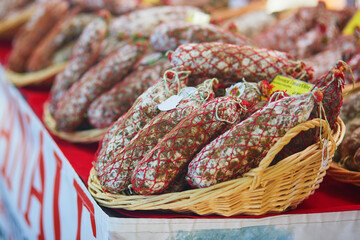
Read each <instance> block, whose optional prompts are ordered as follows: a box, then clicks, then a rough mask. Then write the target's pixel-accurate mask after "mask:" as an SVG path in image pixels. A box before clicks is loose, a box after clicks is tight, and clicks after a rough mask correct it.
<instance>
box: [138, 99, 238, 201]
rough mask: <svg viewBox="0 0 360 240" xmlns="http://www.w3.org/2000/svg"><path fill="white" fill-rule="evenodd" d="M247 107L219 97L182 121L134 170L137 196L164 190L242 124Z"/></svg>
mask: <svg viewBox="0 0 360 240" xmlns="http://www.w3.org/2000/svg"><path fill="white" fill-rule="evenodd" d="M243 109H244V106H242V104H241V103H239V102H238V101H237V100H236V99H235V98H233V97H231V96H228V97H219V98H216V99H214V100H211V101H209V102H207V103H205V104H204V105H202V106H200V107H199V108H197V109H196V110H195V111H194V112H193V113H192V114H190V115H189V116H188V117H186V118H185V119H183V120H182V121H181V122H180V123H179V124H178V125H176V127H175V128H173V129H172V130H171V131H170V132H169V133H168V134H166V135H165V137H164V138H163V139H162V140H161V141H160V142H159V143H158V144H157V145H156V146H155V147H154V148H153V149H152V150H151V152H149V153H148V154H147V155H146V156H145V157H144V158H143V159H142V160H141V161H140V162H139V163H138V165H137V166H136V167H135V169H134V171H133V173H132V177H131V184H132V188H133V189H134V191H135V192H136V193H138V194H144V195H149V194H157V193H161V192H163V191H165V190H166V189H167V188H168V187H169V186H171V184H172V183H173V182H174V180H175V179H176V178H177V177H178V175H179V174H180V173H181V172H182V171H183V169H184V168H186V166H187V164H188V163H189V162H190V160H191V159H192V158H193V156H194V155H195V154H196V153H197V152H198V151H199V150H200V149H201V148H203V147H204V146H205V145H206V144H207V143H209V142H210V141H211V140H213V139H214V138H215V137H217V136H218V135H219V134H221V133H223V132H224V131H226V130H227V129H229V127H231V126H232V124H234V123H235V122H237V121H239V120H240V118H241V114H242V113H243Z"/></svg>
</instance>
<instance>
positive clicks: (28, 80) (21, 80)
mask: <svg viewBox="0 0 360 240" xmlns="http://www.w3.org/2000/svg"><path fill="white" fill-rule="evenodd" d="M66 64H67V62H64V63H59V64H56V65H51V66H50V67H47V68H44V69H42V70H39V71H36V72H29V73H17V72H13V71H11V70H9V69H7V70H6V71H5V75H6V77H7V79H8V80H9V81H10V82H11V83H12V84H14V85H15V86H17V87H24V86H28V85H33V84H42V83H44V82H46V81H47V80H49V79H52V78H53V77H54V76H55V75H56V74H58V73H59V72H61V71H63V70H64V69H65V67H66Z"/></svg>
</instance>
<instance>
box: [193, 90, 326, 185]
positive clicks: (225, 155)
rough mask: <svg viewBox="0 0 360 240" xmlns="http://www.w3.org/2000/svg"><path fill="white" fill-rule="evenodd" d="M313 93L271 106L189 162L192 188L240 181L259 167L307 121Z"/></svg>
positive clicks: (287, 98) (239, 125) (245, 121)
mask: <svg viewBox="0 0 360 240" xmlns="http://www.w3.org/2000/svg"><path fill="white" fill-rule="evenodd" d="M319 96H320V97H319V99H316V98H315V97H314V96H313V93H307V94H304V95H296V96H290V97H286V98H282V99H280V100H278V101H275V102H272V103H269V104H268V105H266V106H265V107H264V108H262V109H260V110H259V111H257V112H255V113H254V114H252V115H251V116H250V117H249V118H247V119H246V120H244V121H242V122H241V123H239V124H237V125H235V126H234V127H233V128H231V129H230V130H228V131H227V132H225V133H224V134H222V135H221V136H219V137H218V138H216V139H215V140H214V141H212V142H211V143H209V144H208V145H207V146H206V147H204V148H203V149H202V150H201V151H200V152H199V153H198V154H197V155H196V156H195V157H194V159H193V160H192V161H191V162H190V164H189V167H188V173H187V179H188V182H189V184H190V185H192V186H193V187H196V188H204V187H209V186H211V185H214V184H216V183H220V182H224V181H227V180H230V179H234V178H239V177H241V176H242V175H243V174H244V173H246V172H248V171H249V170H250V169H251V168H255V167H257V166H258V164H259V162H260V161H261V159H263V158H264V157H265V156H266V154H267V152H268V151H269V150H270V148H271V147H272V146H274V144H275V143H276V142H277V141H278V140H279V139H280V138H281V137H282V136H284V135H285V133H286V132H287V131H288V130H289V129H291V128H292V127H294V126H296V125H297V124H299V123H302V122H305V121H307V119H308V118H309V116H310V113H311V111H312V109H313V108H314V102H315V100H316V101H319V100H320V99H321V93H320V95H319Z"/></svg>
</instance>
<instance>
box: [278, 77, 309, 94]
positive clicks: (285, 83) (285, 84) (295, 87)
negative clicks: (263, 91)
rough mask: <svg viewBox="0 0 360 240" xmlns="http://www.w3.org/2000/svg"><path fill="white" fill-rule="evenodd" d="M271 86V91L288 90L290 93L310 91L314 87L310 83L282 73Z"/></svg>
mask: <svg viewBox="0 0 360 240" xmlns="http://www.w3.org/2000/svg"><path fill="white" fill-rule="evenodd" d="M271 86H272V89H271V91H272V92H271V93H273V92H275V91H286V92H287V93H288V94H290V95H298V94H303V93H306V92H309V91H310V90H311V89H312V87H313V85H312V84H310V83H307V82H303V81H300V80H295V79H292V78H288V77H284V76H280V75H278V76H276V77H275V78H274V80H273V81H272V82H271Z"/></svg>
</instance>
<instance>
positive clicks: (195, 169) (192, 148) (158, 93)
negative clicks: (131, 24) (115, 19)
mask: <svg viewBox="0 0 360 240" xmlns="http://www.w3.org/2000/svg"><path fill="white" fill-rule="evenodd" d="M169 58H170V63H171V65H172V66H173V67H174V68H173V69H172V70H171V71H167V72H166V73H165V74H164V78H163V80H164V79H167V80H169V79H171V78H172V77H174V76H175V79H178V80H177V81H175V83H176V84H173V83H171V81H166V80H165V81H160V82H159V83H158V84H157V85H155V86H153V87H151V88H149V89H148V90H147V91H146V92H145V93H144V94H142V95H141V96H140V97H139V98H138V99H137V100H136V101H135V103H134V105H133V107H132V108H131V109H130V110H129V111H128V112H127V113H126V114H124V115H123V116H122V117H120V118H119V119H118V120H117V121H116V122H115V123H113V124H112V126H111V127H110V129H109V130H108V132H107V133H106V135H105V137H104V138H103V140H102V141H101V143H100V148H99V151H98V154H97V158H96V161H95V162H94V168H95V170H96V174H97V176H98V178H99V180H100V183H101V185H102V188H103V189H104V190H105V191H108V192H112V193H121V194H142V195H151V194H161V193H166V192H173V191H179V189H180V190H181V189H186V188H189V187H190V186H191V187H195V188H198V187H208V186H211V185H213V184H216V183H220V182H223V181H227V180H230V179H234V178H240V177H241V176H242V175H243V174H244V173H246V172H248V171H249V170H250V169H252V168H255V167H256V166H257V165H258V164H259V162H260V161H261V159H262V158H263V157H264V156H265V155H266V154H267V152H268V151H269V150H270V149H271V147H272V146H274V145H275V143H276V142H277V141H278V140H279V139H280V138H281V137H282V136H284V135H285V134H286V132H287V131H288V130H290V129H291V128H293V127H295V126H296V125H298V124H300V123H302V122H305V121H307V120H308V119H310V115H311V113H312V112H313V110H314V108H315V106H316V107H317V106H318V104H319V103H320V102H321V101H322V98H323V93H322V91H324V92H325V93H326V89H327V88H326V87H323V89H322V91H320V90H318V88H314V89H313V90H312V91H311V92H309V93H306V94H302V95H295V96H288V95H287V94H286V93H283V94H279V93H277V94H276V96H269V95H270V94H269V93H270V90H271V87H270V85H269V82H270V81H271V80H272V79H273V78H274V77H275V76H276V75H278V74H282V75H286V76H290V77H298V78H301V79H303V80H309V79H312V71H311V68H310V67H308V66H306V64H305V63H303V62H300V61H296V60H293V59H290V58H289V56H288V55H287V54H285V53H282V52H278V51H272V50H265V49H261V48H256V47H253V46H248V45H241V46H239V45H231V44H226V43H199V44H194V43H190V44H184V45H181V46H179V47H178V48H177V49H176V50H175V51H174V52H173V53H171V54H170V57H169ZM213 66H216V68H214V67H213ZM337 68H339V69H340V70H343V69H342V68H341V65H339V66H337ZM340 70H339V71H340ZM331 73H333V75H334V74H335V77H337V78H340V79H343V77H344V75H339V73H338V72H337V71H335V70H333V71H331ZM180 75H182V76H183V78H182V80H180V79H181V78H179V76H180ZM206 76H208V77H211V78H214V77H217V78H219V80H218V81H219V83H220V84H219V85H220V86H221V85H222V84H223V83H227V84H229V82H237V83H236V84H235V85H233V86H231V87H230V88H228V89H227V90H226V91H225V92H226V95H225V96H217V95H215V98H213V99H211V98H207V101H202V102H201V101H200V102H199V101H197V100H196V96H193V97H192V98H191V99H181V100H180V101H179V105H177V107H176V108H175V109H171V110H168V111H166V112H161V111H160V110H159V108H161V106H159V107H158V105H159V104H160V103H161V102H164V101H165V102H168V101H170V102H171V101H173V98H176V96H178V95H179V90H178V88H179V86H181V87H185V84H191V85H194V84H195V85H196V84H197V83H199V82H200V85H199V86H202V85H203V84H204V83H201V82H202V81H203V80H202V79H204V78H206ZM327 78H328V79H329V78H331V77H330V76H328V77H327ZM333 78H334V77H333ZM179 80H180V81H179ZM266 80H267V81H266ZM338 81H340V80H333V81H331V82H334V84H333V85H334V86H335V83H336V84H337V83H338ZM330 85H331V84H330ZM340 86H342V85H340ZM319 87H320V85H319ZM198 88H199V89H202V88H203V87H198ZM331 89H332V90H331V94H333V92H334V91H333V88H331ZM340 90H341V88H340ZM169 91H172V92H169ZM199 91H200V90H199ZM164 96H165V97H164ZM168 98H169V99H168ZM154 99H157V100H158V101H154ZM166 99H168V100H166ZM170 99H172V100H170ZM194 104H195V105H194ZM160 105H162V104H160ZM185 113H186V114H185ZM185 180H186V181H185ZM185 182H187V183H186V184H185Z"/></svg>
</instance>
